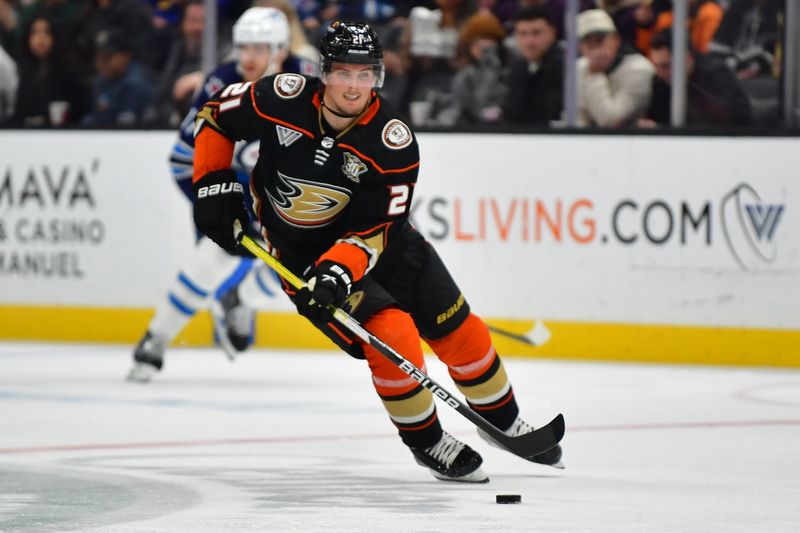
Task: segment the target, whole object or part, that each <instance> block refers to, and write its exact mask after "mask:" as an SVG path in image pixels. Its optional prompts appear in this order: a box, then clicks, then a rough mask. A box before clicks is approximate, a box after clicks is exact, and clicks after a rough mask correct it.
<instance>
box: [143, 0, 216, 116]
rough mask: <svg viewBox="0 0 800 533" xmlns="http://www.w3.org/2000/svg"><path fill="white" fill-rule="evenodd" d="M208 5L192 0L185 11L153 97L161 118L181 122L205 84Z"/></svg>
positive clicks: (198, 0)
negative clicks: (204, 32)
mask: <svg viewBox="0 0 800 533" xmlns="http://www.w3.org/2000/svg"><path fill="white" fill-rule="evenodd" d="M205 14H206V10H205V5H204V3H203V1H202V0H191V1H190V2H189V3H188V4H186V7H185V8H184V11H183V18H182V19H181V22H180V34H179V36H178V38H177V39H176V40H175V41H174V42H173V43H172V46H171V48H170V49H169V52H168V53H167V59H166V63H165V64H164V68H163V69H162V70H161V72H160V73H159V75H158V85H157V86H156V89H155V94H154V97H153V102H154V106H155V108H156V110H157V115H158V117H159V121H160V122H162V123H164V124H166V125H170V126H177V125H178V124H179V123H180V120H181V118H182V117H183V116H185V115H186V113H187V112H188V111H189V108H190V107H191V105H192V100H193V98H194V94H195V92H196V91H197V90H198V89H199V88H200V86H201V85H202V84H203V79H204V78H205V74H204V73H203V70H202V65H201V59H202V48H203V28H204V27H205Z"/></svg>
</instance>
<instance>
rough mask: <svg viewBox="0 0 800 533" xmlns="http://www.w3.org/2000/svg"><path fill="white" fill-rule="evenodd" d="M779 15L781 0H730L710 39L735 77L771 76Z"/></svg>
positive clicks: (714, 48)
mask: <svg viewBox="0 0 800 533" xmlns="http://www.w3.org/2000/svg"><path fill="white" fill-rule="evenodd" d="M782 17H783V0H733V1H732V2H731V5H730V7H729V8H728V10H727V11H726V12H725V16H724V17H723V18H722V23H721V24H720V26H719V30H717V34H716V35H715V36H714V41H713V42H712V43H711V51H712V52H714V53H716V54H720V55H723V56H724V57H725V58H726V60H727V63H728V65H729V66H730V67H731V68H733V69H734V70H735V71H736V73H737V75H738V76H739V78H753V77H756V76H764V75H766V76H771V75H772V74H773V72H774V70H775V69H774V61H775V52H776V47H777V45H778V42H779V34H780V25H781V19H782Z"/></svg>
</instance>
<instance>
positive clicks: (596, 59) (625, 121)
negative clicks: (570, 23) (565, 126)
mask: <svg viewBox="0 0 800 533" xmlns="http://www.w3.org/2000/svg"><path fill="white" fill-rule="evenodd" d="M577 33H578V39H579V41H580V50H581V53H582V54H583V57H581V58H580V59H579V60H578V113H579V116H578V121H579V124H580V125H581V126H599V127H601V128H615V127H620V126H626V125H631V124H635V123H636V120H637V119H639V118H641V117H643V116H644V114H645V112H646V111H647V106H648V104H649V103H650V94H651V89H652V76H653V66H652V65H651V64H650V62H649V61H648V60H647V59H646V58H645V57H644V56H642V55H641V54H639V53H637V52H636V51H635V50H633V49H632V48H631V47H629V46H627V45H624V44H623V43H622V40H621V39H620V36H619V34H618V33H617V31H616V28H615V27H614V21H613V20H611V17H610V16H609V15H608V13H606V12H605V11H603V10H602V9H590V10H589V11H584V12H583V13H581V14H580V15H578V23H577Z"/></svg>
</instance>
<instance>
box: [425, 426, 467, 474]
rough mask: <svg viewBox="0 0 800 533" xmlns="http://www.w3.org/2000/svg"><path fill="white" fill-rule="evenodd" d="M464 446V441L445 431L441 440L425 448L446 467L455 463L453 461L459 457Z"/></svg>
mask: <svg viewBox="0 0 800 533" xmlns="http://www.w3.org/2000/svg"><path fill="white" fill-rule="evenodd" d="M464 446H465V445H464V443H463V442H461V441H459V440H457V439H456V438H455V437H453V436H452V435H450V434H449V433H448V432H446V431H443V432H442V438H441V439H439V442H437V443H436V444H434V445H433V446H431V447H430V448H428V449H427V450H425V452H426V453H427V454H428V455H430V456H431V457H433V458H434V459H436V460H437V461H439V462H440V463H442V464H443V465H444V466H445V468H450V467H451V466H452V465H453V461H455V460H456V457H458V454H459V453H461V450H463V449H464Z"/></svg>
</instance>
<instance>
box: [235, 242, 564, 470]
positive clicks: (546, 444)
mask: <svg viewBox="0 0 800 533" xmlns="http://www.w3.org/2000/svg"><path fill="white" fill-rule="evenodd" d="M237 238H238V239H239V241H240V243H241V244H242V246H244V247H245V248H247V249H248V250H249V251H250V252H252V253H253V255H255V256H256V257H258V258H259V259H261V260H262V261H264V262H265V263H266V264H267V265H269V267H270V268H272V269H273V270H275V272H277V273H278V274H279V275H280V276H281V277H282V278H283V279H285V280H286V281H287V282H288V283H289V285H291V286H292V287H294V288H295V289H298V290H299V289H302V288H303V287H305V282H304V281H303V280H302V279H300V278H299V277H298V276H296V275H295V274H294V272H292V271H291V270H289V269H288V268H286V267H285V266H283V265H282V264H281V262H280V261H278V260H277V259H276V258H274V257H272V256H271V255H270V254H269V252H267V251H266V250H265V249H264V248H262V247H261V246H259V245H258V243H256V242H255V241H254V240H253V239H251V238H250V237H248V236H247V235H245V234H244V232H240V233H239V234H238V235H237ZM328 311H330V312H331V314H332V315H333V318H334V319H335V320H336V321H337V322H339V323H340V324H342V325H343V326H344V327H346V328H347V329H349V330H350V331H351V332H352V333H353V334H355V335H356V336H358V337H359V338H360V339H361V340H362V341H364V342H365V343H367V344H369V345H370V346H372V347H373V348H375V349H376V350H378V351H379V352H380V353H381V354H383V355H384V356H385V357H386V358H387V359H389V360H390V361H391V362H392V363H394V364H395V365H397V367H398V368H399V369H400V370H402V371H403V372H405V373H406V374H408V375H409V376H411V377H412V378H413V379H414V380H415V381H417V382H419V384H420V385H422V386H423V387H425V388H426V389H428V390H429V391H431V393H433V395H434V396H436V397H437V398H439V399H440V400H442V401H443V402H444V403H446V404H447V405H449V406H450V407H452V408H453V409H455V410H456V411H458V412H459V413H461V415H462V416H463V417H464V418H466V419H467V420H469V421H470V422H472V423H473V424H475V425H476V426H478V427H479V428H480V429H482V430H483V431H484V432H486V433H487V434H488V435H489V436H490V437H491V438H492V440H494V441H495V442H497V444H499V445H500V446H501V447H502V448H504V449H505V450H507V451H509V452H511V453H513V454H514V455H518V456H519V457H522V458H523V459H527V460H529V461H530V460H532V459H533V457H534V456H535V455H539V454H540V453H542V452H546V451H547V450H549V449H550V448H552V447H553V446H555V445H556V444H558V442H559V441H560V440H561V439H562V437H563V436H564V416H563V415H561V414H560V413H559V414H558V415H557V416H556V417H555V418H554V419H553V420H551V421H550V423H549V424H547V425H545V426H542V427H540V428H538V429H536V430H534V431H531V432H530V433H525V434H524V435H520V436H518V437H509V436H508V435H506V434H505V433H503V432H502V431H501V430H499V429H497V428H496V427H494V426H493V425H492V424H490V423H489V422H488V421H487V420H486V419H484V418H483V417H482V416H480V415H479V414H478V413H476V412H475V411H473V410H472V409H471V408H470V407H469V406H468V405H467V404H465V403H463V402H462V401H460V400H458V399H457V398H455V397H454V396H453V395H452V394H451V393H449V392H448V391H447V390H445V389H444V388H442V387H441V386H440V385H439V384H438V383H436V382H435V381H434V380H433V379H431V378H430V377H429V376H428V375H427V374H425V373H424V372H423V371H422V370H420V369H419V368H417V367H416V366H415V365H414V364H413V363H411V362H410V361H408V360H407V359H406V358H404V357H403V356H402V355H400V354H399V353H398V352H396V351H395V350H394V349H392V348H391V347H390V346H389V345H387V344H386V343H384V342H383V341H382V340H380V339H379V338H378V337H376V336H375V335H373V334H372V333H370V332H369V331H367V330H366V329H364V328H363V327H362V326H361V324H359V323H358V321H357V320H355V319H354V318H353V317H351V316H350V315H349V314H347V313H346V312H344V311H342V310H341V309H339V308H338V307H334V306H332V305H329V306H328Z"/></svg>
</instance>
